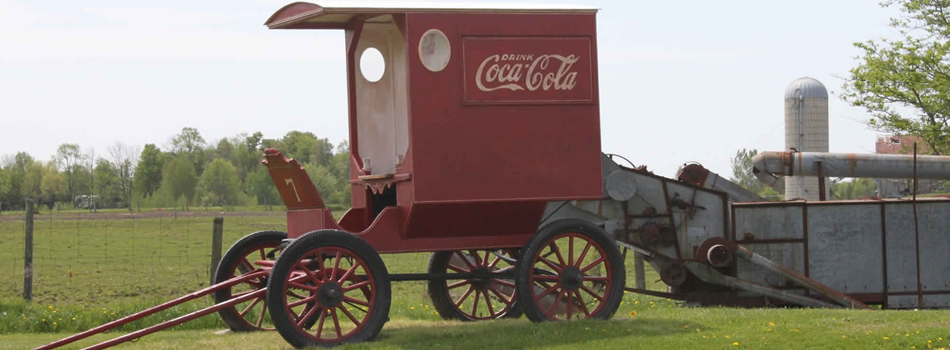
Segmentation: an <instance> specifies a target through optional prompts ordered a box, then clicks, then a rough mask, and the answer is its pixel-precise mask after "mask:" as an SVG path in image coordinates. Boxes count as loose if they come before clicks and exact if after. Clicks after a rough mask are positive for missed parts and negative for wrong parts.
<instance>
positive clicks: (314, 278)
mask: <svg viewBox="0 0 950 350" xmlns="http://www.w3.org/2000/svg"><path fill="white" fill-rule="evenodd" d="M297 267H299V268H300V269H301V270H303V273H304V274H306V275H307V277H309V278H310V280H312V281H313V284H314V285H317V286H319V285H322V284H323V280H321V279H319V278H317V275H316V274H315V273H313V271H310V269H309V268H307V267H306V266H304V264H301V263H300V262H297ZM320 271H323V268H320Z"/></svg>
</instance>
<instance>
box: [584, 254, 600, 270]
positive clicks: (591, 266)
mask: <svg viewBox="0 0 950 350" xmlns="http://www.w3.org/2000/svg"><path fill="white" fill-rule="evenodd" d="M602 262H604V257H600V258H599V259H597V260H594V262H592V263H590V265H587V267H585V268H583V269H581V273H586V272H587V271H588V270H590V269H592V268H594V266H597V264H600V263H602Z"/></svg>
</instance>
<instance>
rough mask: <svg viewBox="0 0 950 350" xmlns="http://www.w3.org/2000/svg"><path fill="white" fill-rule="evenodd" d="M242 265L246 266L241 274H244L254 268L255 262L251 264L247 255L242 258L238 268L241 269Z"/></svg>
mask: <svg viewBox="0 0 950 350" xmlns="http://www.w3.org/2000/svg"><path fill="white" fill-rule="evenodd" d="M245 265H247V266H245ZM241 267H244V270H243V271H241V274H242V275H246V274H247V273H248V272H250V271H253V270H254V264H251V262H250V261H248V260H247V258H246V257H245V258H241V264H240V265H238V270H240V269H241Z"/></svg>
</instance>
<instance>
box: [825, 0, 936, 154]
mask: <svg viewBox="0 0 950 350" xmlns="http://www.w3.org/2000/svg"><path fill="white" fill-rule="evenodd" d="M882 6H885V7H887V6H897V7H899V9H900V11H901V16H900V17H899V18H892V19H891V27H893V28H894V29H896V30H897V31H898V32H899V34H900V37H901V38H900V39H899V40H896V41H889V40H885V39H880V40H879V41H874V40H869V41H866V42H859V43H855V44H854V46H856V47H857V48H859V49H861V50H862V51H863V54H862V55H861V56H860V57H858V61H859V64H858V66H857V67H855V68H853V69H851V70H850V72H849V75H848V76H847V77H846V78H845V83H844V86H843V87H842V88H843V93H842V94H841V97H842V98H843V99H844V100H845V101H847V102H849V103H851V104H852V105H854V106H858V107H863V108H865V109H866V110H867V111H868V113H870V114H871V119H870V120H869V121H868V124H869V125H870V126H871V127H872V128H875V129H877V130H880V131H886V132H892V133H896V134H900V135H916V136H919V137H920V138H921V139H922V140H923V142H924V143H926V144H927V146H928V149H929V152H930V153H931V154H947V153H948V152H950V1H947V0H887V1H885V2H883V3H882ZM907 109H910V110H912V111H913V112H912V113H914V114H915V115H914V116H912V117H911V116H905V114H904V113H902V110H907Z"/></svg>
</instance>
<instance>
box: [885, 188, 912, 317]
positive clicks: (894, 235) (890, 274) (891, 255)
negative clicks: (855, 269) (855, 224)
mask: <svg viewBox="0 0 950 350" xmlns="http://www.w3.org/2000/svg"><path fill="white" fill-rule="evenodd" d="M918 204H919V203H918ZM884 215H885V216H884V226H885V227H884V230H885V232H886V234H885V239H886V241H887V291H888V293H900V292H916V291H917V242H916V241H914V208H913V206H912V204H911V203H888V204H887V205H885V206H884ZM914 298H916V296H914ZM916 303H917V299H914V305H912V306H917V305H916Z"/></svg>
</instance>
